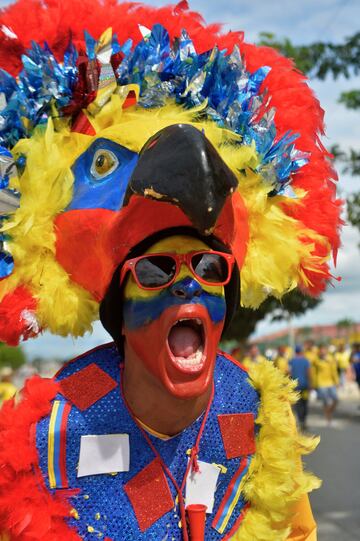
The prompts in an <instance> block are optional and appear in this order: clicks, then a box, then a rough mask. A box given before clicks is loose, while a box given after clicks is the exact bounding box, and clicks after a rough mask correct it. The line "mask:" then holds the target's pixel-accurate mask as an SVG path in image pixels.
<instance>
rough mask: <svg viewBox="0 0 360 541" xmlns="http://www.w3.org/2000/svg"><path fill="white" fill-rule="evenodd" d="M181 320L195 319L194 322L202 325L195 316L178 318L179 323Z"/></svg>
mask: <svg viewBox="0 0 360 541" xmlns="http://www.w3.org/2000/svg"><path fill="white" fill-rule="evenodd" d="M182 321H195V323H197V325H202V321H201V319H199V318H198V317H196V318H193V317H191V318H190V317H184V318H180V319H178V322H179V323H181V322H182Z"/></svg>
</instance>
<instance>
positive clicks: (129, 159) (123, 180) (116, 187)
mask: <svg viewBox="0 0 360 541" xmlns="http://www.w3.org/2000/svg"><path fill="white" fill-rule="evenodd" d="M102 150H104V153H102V152H101V151H102ZM102 154H103V155H106V156H107V157H108V158H110V160H111V162H112V163H113V166H112V167H111V168H109V171H108V172H106V171H105V172H104V173H103V174H102V173H101V174H98V173H97V171H96V166H95V162H96V157H99V156H100V159H102ZM137 160H138V154H137V153H136V152H132V151H131V150H129V149H127V148H125V147H123V146H121V145H118V144H117V143H114V142H113V141H109V140H108V139H103V138H100V139H96V141H94V143H93V144H92V145H90V147H89V148H88V149H87V150H86V151H85V152H84V153H83V154H82V155H81V156H79V158H78V159H77V160H76V162H75V164H74V166H73V173H74V177H75V181H74V187H73V199H72V201H71V203H70V205H69V206H68V207H67V210H74V209H94V208H104V209H108V210H119V209H120V208H121V206H122V203H123V200H124V195H125V192H126V188H127V186H128V182H129V179H130V176H131V174H132V172H133V170H134V167H135V165H136V162H137Z"/></svg>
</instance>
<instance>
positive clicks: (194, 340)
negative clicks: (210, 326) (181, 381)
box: [168, 318, 205, 372]
mask: <svg viewBox="0 0 360 541" xmlns="http://www.w3.org/2000/svg"><path fill="white" fill-rule="evenodd" d="M168 346H169V350H170V355H171V360H172V362H173V363H174V364H175V366H176V367H177V368H179V369H180V370H182V371H184V372H199V371H200V370H201V369H202V368H203V366H204V364H205V355H204V351H205V329H204V325H203V322H202V321H201V319H199V318H184V319H178V320H177V321H176V322H175V324H174V325H173V326H172V327H171V329H170V332H169V335H168Z"/></svg>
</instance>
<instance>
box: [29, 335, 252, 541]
mask: <svg viewBox="0 0 360 541" xmlns="http://www.w3.org/2000/svg"><path fill="white" fill-rule="evenodd" d="M92 363H95V364H97V365H98V366H99V367H101V369H102V370H104V371H105V372H106V373H107V374H108V375H109V376H110V377H112V378H113V379H114V380H116V381H117V382H118V386H117V388H115V389H113V390H111V391H110V392H109V393H108V394H107V395H106V396H104V397H103V398H101V399H100V400H98V401H97V402H96V403H94V404H93V405H91V406H90V407H89V408H88V409H87V410H85V411H80V410H79V409H78V408H76V407H75V406H73V407H72V409H71V413H70V416H69V420H68V432H67V449H66V469H67V475H68V479H69V487H70V490H72V489H79V492H78V494H77V495H76V496H72V497H71V502H72V504H73V507H74V512H73V514H72V516H71V517H70V518H69V524H70V525H71V526H73V527H75V528H76V530H77V531H78V533H79V535H80V537H81V538H82V539H84V540H86V541H94V540H96V539H105V538H109V539H111V540H112V541H118V540H120V539H121V540H122V541H143V540H144V541H145V540H146V541H165V540H166V541H180V540H181V539H182V534H181V528H180V527H179V521H180V518H179V509H178V506H177V504H176V503H175V500H176V490H175V489H174V487H173V485H172V483H171V481H170V480H169V479H168V485H169V488H170V490H171V494H172V497H173V501H174V506H173V508H172V510H171V511H169V512H166V513H165V514H163V515H162V516H161V517H160V518H159V519H158V520H157V521H156V522H154V523H153V524H152V525H151V526H150V527H149V528H148V529H146V531H144V532H143V533H142V532H141V530H140V528H139V524H138V521H137V518H136V515H135V512H134V509H133V508H132V506H131V503H130V501H129V499H128V497H127V495H126V492H125V491H124V485H125V484H126V483H127V482H128V481H129V480H131V479H132V478H133V477H135V476H136V475H137V474H138V473H139V472H141V471H142V470H143V469H144V468H145V467H147V466H148V465H149V464H150V463H151V462H152V461H153V460H154V458H155V457H154V454H153V452H152V451H151V449H150V447H149V445H148V443H147V442H146V441H145V439H144V437H143V435H142V433H141V431H140V430H139V428H138V427H137V425H136V424H135V422H134V420H133V419H132V417H131V415H130V414H129V413H128V411H127V409H126V407H125V405H124V403H123V400H122V397H121V393H120V363H121V359H120V358H119V355H118V352H117V350H116V349H115V347H114V346H113V345H107V346H103V347H101V348H98V349H96V350H93V351H91V352H89V353H88V354H86V355H84V356H82V357H80V358H78V359H77V360H75V361H72V362H70V363H68V364H67V365H66V366H65V367H64V369H63V370H62V371H61V372H60V374H59V375H58V376H57V379H58V380H60V381H61V380H64V379H66V378H67V377H70V376H72V375H73V374H76V373H78V372H80V371H81V370H83V369H84V368H86V367H87V366H89V365H90V364H92ZM214 383H215V394H214V400H213V403H212V406H211V408H210V411H209V415H208V419H207V422H206V425H205V429H204V433H203V436H202V438H201V441H200V450H199V460H201V461H204V462H208V463H215V464H218V465H222V466H224V468H222V471H223V473H221V474H220V476H219V480H218V486H217V489H216V493H215V504H214V509H213V513H212V514H211V515H207V520H206V532H205V539H206V540H207V541H215V540H219V539H222V538H223V537H224V535H226V533H227V532H228V531H229V530H230V529H231V528H232V526H233V525H234V523H235V521H236V519H237V518H238V516H239V514H240V511H241V509H242V508H243V507H244V505H245V501H244V499H243V498H242V497H240V499H239V501H238V503H237V504H236V507H235V509H234V512H233V514H232V516H231V519H230V521H229V524H228V526H227V528H226V531H225V532H224V534H219V533H218V532H216V531H215V530H214V529H213V528H212V527H211V522H212V519H213V518H214V516H215V514H216V512H217V510H218V508H219V506H220V503H221V501H222V499H223V497H224V494H225V491H226V489H227V487H228V485H229V483H230V480H231V478H232V477H233V475H234V473H235V471H236V470H237V469H238V468H239V463H240V458H241V457H237V458H232V459H230V460H228V459H227V458H226V453H225V449H224V446H223V441H222V436H221V432H220V427H219V422H218V415H219V414H230V413H252V414H253V415H254V418H256V416H257V412H258V405H259V397H258V394H257V393H256V391H255V390H254V388H253V387H252V386H251V385H250V383H249V379H248V375H247V373H246V372H245V371H244V370H242V369H241V368H240V367H239V366H238V365H237V364H235V362H232V361H231V360H229V359H228V358H226V357H225V356H223V355H222V354H219V355H218V357H217V362H216V368H215V374H214ZM56 398H57V399H58V400H65V399H64V397H63V396H62V395H60V394H59V395H58V396H57V397H56ZM201 421H202V417H200V418H199V419H197V420H196V421H195V422H194V423H193V424H192V425H190V426H189V427H188V428H187V429H185V430H184V431H183V432H182V433H181V434H179V435H178V436H175V437H173V438H171V439H170V440H165V441H164V440H160V439H158V438H156V437H155V436H149V437H150V438H151V440H152V442H153V444H154V446H155V447H156V449H157V451H158V452H159V453H160V455H161V457H162V459H163V461H164V462H165V463H166V465H167V466H168V467H169V468H170V470H171V472H172V474H173V476H174V477H175V478H176V480H177V482H178V484H179V485H180V484H181V481H182V479H183V476H184V473H185V469H186V465H187V460H188V455H187V451H188V450H189V449H190V448H191V447H192V446H193V445H194V443H195V440H196V436H197V434H198V432H199V428H200V424H201ZM48 428H49V418H43V419H42V420H40V421H39V423H38V425H37V450H38V455H39V465H40V469H41V471H42V473H43V476H44V480H45V483H46V484H47V488H48V490H50V488H49V482H48V479H47V470H48V468H47V467H48V465H47V451H48ZM115 433H126V434H129V440H130V471H129V472H122V473H117V474H104V475H94V476H86V477H82V478H77V464H78V459H79V450H80V438H81V436H82V435H89V434H115ZM225 469H226V472H225ZM55 490H56V489H55ZM62 492H65V491H62ZM154 498H156V494H154ZM144 503H145V502H144Z"/></svg>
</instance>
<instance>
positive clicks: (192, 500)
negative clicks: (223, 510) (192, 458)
mask: <svg viewBox="0 0 360 541" xmlns="http://www.w3.org/2000/svg"><path fill="white" fill-rule="evenodd" d="M198 464H199V468H200V471H199V472H195V471H193V472H191V471H190V472H189V474H188V477H187V479H186V491H185V503H186V505H192V504H196V503H202V504H203V505H206V506H207V510H206V512H207V513H212V511H213V506H214V498H215V491H216V485H217V480H218V477H219V473H220V469H219V468H218V467H217V466H214V465H213V464H208V463H207V462H201V460H198Z"/></svg>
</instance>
